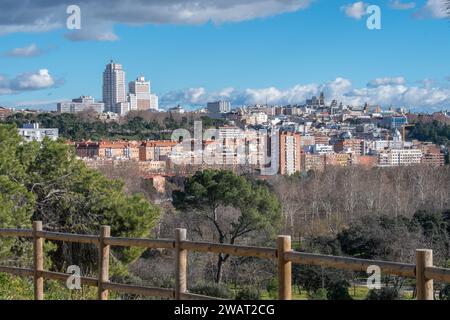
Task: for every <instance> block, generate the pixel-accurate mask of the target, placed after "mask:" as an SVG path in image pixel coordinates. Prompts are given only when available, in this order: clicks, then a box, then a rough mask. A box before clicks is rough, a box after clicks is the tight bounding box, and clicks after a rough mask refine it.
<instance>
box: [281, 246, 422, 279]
mask: <svg viewBox="0 0 450 320" xmlns="http://www.w3.org/2000/svg"><path fill="white" fill-rule="evenodd" d="M284 257H285V259H286V260H289V261H292V262H294V263H296V264H303V265H310V266H323V267H328V268H335V269H343V270H350V271H362V272H366V271H367V267H369V266H371V265H376V266H378V267H380V269H381V272H382V273H383V274H391V275H397V276H401V277H409V278H414V277H415V265H414V264H408V263H400V262H389V261H380V260H366V259H358V258H349V257H336V256H327V255H321V254H314V253H304V252H295V251H290V252H287V253H285V254H284Z"/></svg>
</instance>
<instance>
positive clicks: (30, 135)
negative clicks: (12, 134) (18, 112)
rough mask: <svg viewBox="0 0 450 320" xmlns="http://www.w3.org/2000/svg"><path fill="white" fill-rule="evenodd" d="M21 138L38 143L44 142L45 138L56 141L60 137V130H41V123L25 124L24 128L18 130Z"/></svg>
mask: <svg viewBox="0 0 450 320" xmlns="http://www.w3.org/2000/svg"><path fill="white" fill-rule="evenodd" d="M18 132H19V136H21V137H22V138H23V139H24V140H25V141H27V142H31V141H38V142H42V141H43V140H44V138H46V137H47V138H49V139H50V140H53V141H56V140H58V137H59V130H58V129H56V128H51V129H47V128H40V127H39V123H30V124H24V125H23V126H22V128H20V129H18Z"/></svg>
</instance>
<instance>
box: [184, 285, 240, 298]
mask: <svg viewBox="0 0 450 320" xmlns="http://www.w3.org/2000/svg"><path fill="white" fill-rule="evenodd" d="M190 292H192V293H196V294H200V295H204V296H208V297H216V298H223V299H233V298H234V294H233V291H231V290H230V289H229V288H228V287H227V286H223V285H220V284H217V283H209V282H202V283H199V284H197V285H195V286H193V287H192V288H191V290H190Z"/></svg>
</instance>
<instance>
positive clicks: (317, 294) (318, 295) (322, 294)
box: [308, 289, 328, 300]
mask: <svg viewBox="0 0 450 320" xmlns="http://www.w3.org/2000/svg"><path fill="white" fill-rule="evenodd" d="M327 295H328V292H327V289H318V290H316V291H312V292H308V300H327Z"/></svg>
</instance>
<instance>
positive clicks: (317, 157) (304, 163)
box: [301, 152, 326, 172]
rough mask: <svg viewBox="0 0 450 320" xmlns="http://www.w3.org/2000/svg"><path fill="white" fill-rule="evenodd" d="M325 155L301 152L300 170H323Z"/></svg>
mask: <svg viewBox="0 0 450 320" xmlns="http://www.w3.org/2000/svg"><path fill="white" fill-rule="evenodd" d="M325 157H326V155H322V154H314V153H308V152H302V154H301V171H304V172H307V171H310V170H312V171H323V170H325V163H326V161H325Z"/></svg>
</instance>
